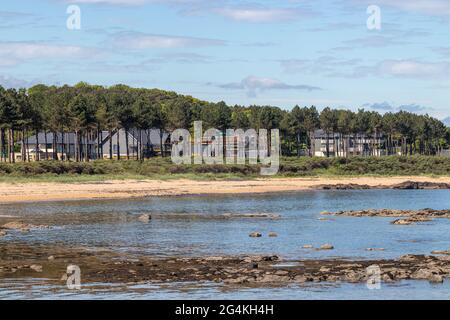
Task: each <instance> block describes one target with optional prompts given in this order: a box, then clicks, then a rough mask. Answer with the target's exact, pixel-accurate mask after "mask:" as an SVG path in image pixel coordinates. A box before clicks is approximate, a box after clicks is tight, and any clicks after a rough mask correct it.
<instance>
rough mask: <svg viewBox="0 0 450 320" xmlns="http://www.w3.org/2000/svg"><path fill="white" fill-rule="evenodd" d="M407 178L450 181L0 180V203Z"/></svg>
mask: <svg viewBox="0 0 450 320" xmlns="http://www.w3.org/2000/svg"><path fill="white" fill-rule="evenodd" d="M406 181H416V182H430V183H450V177H438V178H437V177H433V178H432V177H413V176H410V177H405V176H402V177H355V178H352V177H343V178H326V177H317V178H316V177H315V178H272V179H256V180H244V181H195V180H185V179H183V180H164V181H162V180H113V181H103V182H89V183H73V184H72V183H34V182H30V183H0V203H20V202H30V201H64V200H94V199H126V198H138V197H147V196H182V195H220V194H224V195H225V194H251V193H269V192H294V191H302V190H314V189H320V188H321V186H323V185H347V184H352V185H360V186H366V187H373V188H379V187H386V188H389V187H390V186H393V185H397V184H400V183H403V182H406Z"/></svg>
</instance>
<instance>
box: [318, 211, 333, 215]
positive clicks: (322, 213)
mask: <svg viewBox="0 0 450 320" xmlns="http://www.w3.org/2000/svg"><path fill="white" fill-rule="evenodd" d="M320 214H321V215H324V216H325V215H331V213H330V212H328V211H322V212H321V213H320Z"/></svg>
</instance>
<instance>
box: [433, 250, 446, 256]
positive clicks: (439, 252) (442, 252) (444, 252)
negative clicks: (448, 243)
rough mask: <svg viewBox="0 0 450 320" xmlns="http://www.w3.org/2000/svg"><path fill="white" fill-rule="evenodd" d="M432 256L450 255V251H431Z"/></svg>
mask: <svg viewBox="0 0 450 320" xmlns="http://www.w3.org/2000/svg"><path fill="white" fill-rule="evenodd" d="M431 253H432V254H444V255H450V250H445V251H439V250H435V251H431Z"/></svg>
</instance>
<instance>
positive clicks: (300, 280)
mask: <svg viewBox="0 0 450 320" xmlns="http://www.w3.org/2000/svg"><path fill="white" fill-rule="evenodd" d="M307 281H308V278H307V277H305V276H295V278H294V282H297V283H304V282H307Z"/></svg>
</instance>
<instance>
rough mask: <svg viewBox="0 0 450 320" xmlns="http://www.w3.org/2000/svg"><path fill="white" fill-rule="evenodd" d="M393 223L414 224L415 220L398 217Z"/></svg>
mask: <svg viewBox="0 0 450 320" xmlns="http://www.w3.org/2000/svg"><path fill="white" fill-rule="evenodd" d="M391 224H395V225H405V226H406V225H410V224H413V222H412V221H411V220H408V219H397V220H394V221H392V222H391Z"/></svg>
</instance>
